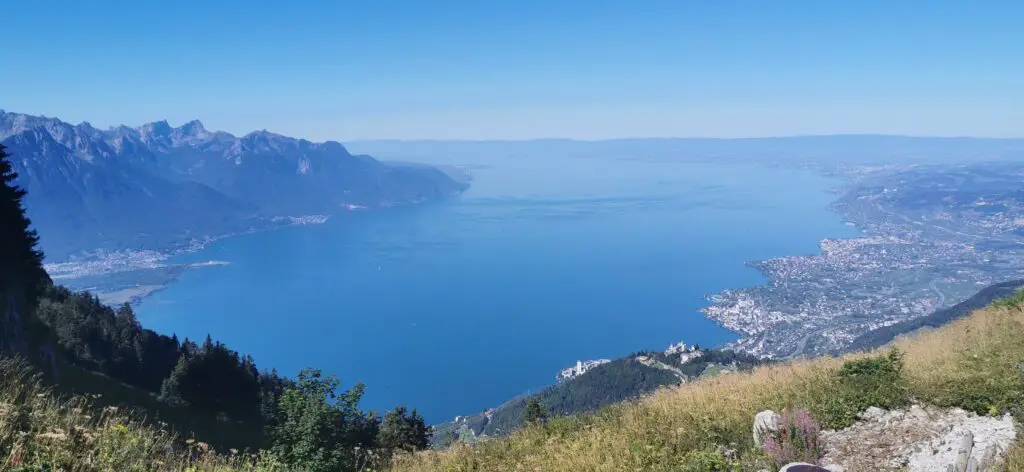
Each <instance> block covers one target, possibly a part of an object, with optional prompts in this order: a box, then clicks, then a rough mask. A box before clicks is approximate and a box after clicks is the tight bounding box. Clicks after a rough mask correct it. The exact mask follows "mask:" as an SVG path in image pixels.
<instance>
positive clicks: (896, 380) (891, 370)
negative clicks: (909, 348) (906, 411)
mask: <svg viewBox="0 0 1024 472" xmlns="http://www.w3.org/2000/svg"><path fill="white" fill-rule="evenodd" d="M836 375H837V378H836V379H835V383H836V384H837V385H836V387H835V389H834V391H827V392H822V393H824V394H825V397H824V398H823V399H822V401H821V402H820V404H819V405H818V406H817V408H816V412H817V413H818V417H819V418H821V419H822V422H823V423H824V424H825V425H826V426H828V427H830V428H836V429H838V428H845V427H847V426H849V425H851V424H853V421H854V419H855V418H856V416H857V414H858V413H860V412H862V411H864V410H866V409H867V408H868V407H871V406H877V407H879V408H885V409H893V408H900V407H903V406H906V405H908V404H909V403H910V389H909V388H908V386H907V381H906V379H905V378H904V376H903V353H902V352H900V351H899V350H897V349H895V348H893V349H892V350H890V351H889V353H888V354H886V355H882V356H876V357H867V358H863V359H855V360H851V361H847V362H846V363H844V364H843V366H842V367H841V368H840V369H839V371H838V372H837V374H836Z"/></svg>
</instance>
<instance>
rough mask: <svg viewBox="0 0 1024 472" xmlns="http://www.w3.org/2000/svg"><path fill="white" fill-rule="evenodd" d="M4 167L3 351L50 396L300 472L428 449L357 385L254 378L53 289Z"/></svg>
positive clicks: (315, 378)
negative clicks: (45, 384) (137, 417)
mask: <svg viewBox="0 0 1024 472" xmlns="http://www.w3.org/2000/svg"><path fill="white" fill-rule="evenodd" d="M9 159H10V156H9V155H8V154H7V152H6V150H5V148H4V147H3V146H2V145H0V296H2V297H0V299H2V300H6V302H5V303H4V304H3V305H0V310H3V311H2V312H0V315H2V321H3V323H2V328H3V330H2V332H0V349H2V351H3V354H5V355H15V356H21V357H25V358H28V360H29V361H30V362H32V363H34V364H36V365H37V366H40V367H43V368H42V369H41V372H42V373H45V374H46V376H47V378H48V380H49V381H50V382H51V383H52V384H53V385H54V386H55V387H56V388H57V390H58V391H62V392H69V393H76V394H89V395H91V396H92V397H93V398H95V399H97V401H99V402H101V403H104V402H105V403H107V404H116V405H118V406H133V407H136V408H145V411H141V412H140V413H141V414H142V415H145V416H147V417H152V418H154V419H155V420H160V421H165V422H168V423H169V424H170V425H171V426H172V427H175V428H176V429H178V430H179V432H181V433H184V434H185V435H186V436H191V435H195V436H196V437H197V439H199V440H202V441H207V442H208V443H210V444H212V445H213V446H214V447H218V446H219V447H223V448H227V447H241V448H247V449H253V450H255V449H263V450H266V451H269V452H270V453H271V454H273V455H274V456H275V457H276V458H277V459H278V460H280V461H282V462H284V463H286V464H289V465H292V466H294V467H296V468H298V469H301V470H311V471H318V470H323V471H333V470H350V469H356V468H358V467H359V464H365V463H366V459H365V457H364V456H365V455H366V454H372V455H373V456H374V457H382V456H383V457H387V456H388V455H390V454H392V453H393V452H395V451H400V450H401V451H410V450H417V449H423V448H426V447H428V443H429V438H430V434H431V432H430V428H429V427H428V426H426V424H425V423H424V420H423V417H422V416H420V415H419V414H418V413H417V412H416V411H415V410H411V411H410V410H407V409H406V408H405V407H398V408H396V409H394V410H393V411H389V412H387V413H386V414H384V415H383V417H382V416H380V415H378V414H377V413H375V412H366V411H362V410H360V409H359V401H360V399H361V397H362V395H363V392H364V389H365V387H364V386H363V385H361V384H359V385H355V386H353V387H352V388H351V389H349V390H340V382H339V380H338V379H336V378H334V377H331V376H325V375H323V374H322V373H321V372H320V371H318V370H315V369H305V370H303V371H302V372H300V373H299V374H298V376H297V377H296V378H294V379H292V378H288V377H285V376H282V375H280V374H278V373H277V372H275V371H267V370H263V371H261V370H259V369H258V368H257V366H256V363H255V362H254V361H253V359H252V358H251V357H249V356H246V355H243V354H241V353H238V352H236V351H233V350H231V349H230V348H228V347H227V346H225V345H224V344H222V343H220V342H216V341H214V340H213V339H211V338H210V337H209V336H207V338H206V339H205V340H203V341H202V343H197V342H195V341H193V340H190V339H184V340H179V339H178V338H177V337H176V336H174V335H171V336H166V335H163V334H160V333H156V332H154V331H152V330H148V329H145V328H143V327H142V325H141V324H140V323H139V321H138V319H137V318H136V316H135V314H134V312H133V311H132V308H131V306H129V305H127V304H125V305H122V306H120V307H117V308H116V309H115V308H111V307H108V306H106V305H104V304H102V303H100V301H99V299H98V298H97V297H95V296H93V295H91V294H89V293H87V292H73V291H70V290H68V289H67V288H64V287H61V286H58V285H55V284H54V283H53V282H52V281H51V280H50V279H49V277H48V276H47V275H46V272H45V270H44V269H43V266H42V260H43V254H42V252H41V251H39V249H38V247H37V245H38V236H37V235H36V233H35V232H34V231H33V230H32V229H31V222H30V221H29V220H28V218H26V216H25V212H24V208H23V205H22V199H23V198H24V196H25V192H24V191H22V190H21V189H19V188H17V187H16V186H15V184H14V180H15V179H16V177H17V174H16V173H15V172H14V170H13V167H12V166H11V164H10V160H9ZM112 392H121V394H114V393H112ZM124 392H131V393H132V395H125V394H124ZM104 395H106V396H104ZM129 398H131V399H129ZM196 425H202V426H196ZM218 430H229V431H245V432H247V434H228V435H218V434H216V432H217V431H218ZM3 455H4V451H0V456H3Z"/></svg>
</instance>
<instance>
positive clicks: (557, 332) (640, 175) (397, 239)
mask: <svg viewBox="0 0 1024 472" xmlns="http://www.w3.org/2000/svg"><path fill="white" fill-rule="evenodd" d="M460 164H468V165H475V166H477V167H476V168H474V170H473V173H474V179H475V180H474V182H473V186H472V188H471V189H470V190H469V191H467V192H466V193H465V194H463V195H461V196H459V197H457V198H452V199H450V200H446V201H440V202H433V203H428V204H424V205H419V206H410V207H401V208H395V209H390V210H386V211H372V212H371V211H366V212H350V213H345V214H342V215H338V216H336V217H333V218H332V219H330V220H329V221H328V223H327V224H324V225H319V226H306V227H292V228H287V229H283V230H278V231H271V232H264V233H256V234H249V235H244V236H238V237H232V238H228V239H224V240H221V241H219V242H217V243H215V244H213V245H211V246H209V247H208V248H206V249H205V250H203V251H201V252H198V253H194V254H189V255H186V256H182V257H181V258H180V259H181V261H205V260H223V261H227V262H229V263H230V264H229V265H226V266H218V267H209V268H203V269H199V270H193V271H189V272H186V273H185V274H184V275H183V276H182V277H181V279H180V280H178V281H177V282H175V283H173V284H171V285H170V286H169V287H168V288H167V289H166V290H164V291H162V292H159V293H157V294H155V295H154V296H153V297H151V298H149V299H147V300H145V301H144V302H143V303H142V305H141V307H139V313H140V318H141V320H142V322H143V324H144V325H145V326H147V327H151V328H153V329H156V330H157V331H160V332H165V333H171V332H173V333H177V334H178V336H179V337H185V336H188V337H190V338H193V339H197V340H200V341H201V340H202V339H203V338H204V337H205V336H206V334H207V333H209V334H211V335H212V336H213V338H214V339H216V340H220V341H223V342H225V343H226V344H227V345H228V346H230V347H231V348H233V349H236V350H239V351H241V352H244V353H249V354H252V355H253V356H254V357H255V359H256V362H257V365H259V366H260V367H266V368H270V367H274V368H277V369H278V370H279V371H280V372H282V373H285V374H288V375H294V374H295V373H296V372H297V371H298V370H299V369H300V368H302V367H305V366H315V367H319V368H322V369H323V370H325V371H326V372H328V373H332V374H336V375H338V376H339V377H340V378H341V379H342V382H343V385H344V386H345V387H349V386H351V385H352V384H353V383H355V382H363V383H365V384H366V385H367V394H366V397H365V398H364V402H363V404H362V405H363V406H364V407H365V408H373V409H378V410H383V409H388V408H391V407H393V406H395V405H397V404H405V405H409V406H410V407H414V408H417V409H419V410H420V411H421V412H422V413H424V415H425V416H426V418H427V420H428V421H429V422H440V421H445V420H449V419H451V418H452V417H454V416H455V415H458V414H469V413H475V412H479V411H482V410H483V409H485V408H488V407H492V406H497V405H499V404H500V403H502V402H503V401H505V400H507V399H509V398H511V397H513V396H515V395H518V394H521V393H525V392H527V391H532V390H536V389H538V388H540V387H542V386H544V385H547V384H551V383H553V382H554V376H555V373H556V372H557V371H558V370H560V369H561V368H564V367H567V366H570V365H572V364H574V363H575V362H576V360H577V359H579V360H585V359H593V358H615V357H620V356H623V355H627V354H629V353H630V352H634V351H638V350H641V349H659V350H660V349H664V348H665V347H666V346H667V345H668V344H669V343H672V342H678V341H680V340H684V341H686V342H687V343H694V342H696V343H700V344H701V345H706V346H710V345H717V344H721V343H724V342H727V341H729V340H731V339H733V338H734V335H733V334H732V333H730V332H728V331H726V330H724V329H722V328H720V327H719V326H717V325H715V324H714V323H712V322H711V321H709V320H707V319H705V318H704V317H703V316H702V315H701V314H700V313H699V312H698V309H699V308H700V307H702V306H704V305H705V304H706V302H705V299H704V297H705V296H706V295H708V294H712V293H715V292H718V291H720V290H722V289H726V288H735V287H742V286H749V285H753V284H758V283H761V282H762V281H763V279H762V278H761V276H760V275H759V274H758V273H757V272H756V271H755V270H753V269H750V268H748V267H747V266H745V263H746V262H747V261H750V260H756V259H764V258H769V257H777V256H784V255H791V254H811V253H816V252H817V250H818V248H817V243H818V241H819V240H821V239H822V238H826V237H848V236H852V235H854V234H855V231H854V230H853V229H852V228H849V227H847V226H845V225H844V224H843V223H842V221H841V220H840V218H839V216H838V215H837V214H834V213H830V212H828V211H827V210H826V207H827V205H828V204H829V203H830V202H831V200H832V199H833V198H834V195H831V194H829V193H827V192H826V191H827V190H828V189H829V188H832V187H835V186H836V185H838V182H837V181H834V180H828V179H825V178H823V177H821V176H818V175H815V174H813V173H811V172H808V171H800V170H792V169H778V168H770V167H765V166H759V165H753V164H751V165H743V164H715V163H709V162H698V161H693V162H686V161H682V160H666V161H658V160H647V161H645V162H637V161H631V160H625V159H621V160H620V159H613V158H600V159H596V158H595V159H583V158H565V159H529V158H525V159H510V158H501V159H487V158H486V157H481V158H479V159H477V160H476V162H460Z"/></svg>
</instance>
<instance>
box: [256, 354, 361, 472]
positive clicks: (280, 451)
mask: <svg viewBox="0 0 1024 472" xmlns="http://www.w3.org/2000/svg"><path fill="white" fill-rule="evenodd" d="M339 385H340V382H339V381H338V379H337V378H335V377H333V376H328V377H323V375H322V374H321V373H320V371H318V370H313V369H304V370H303V371H302V372H300V373H299V377H298V379H297V380H296V381H295V385H294V386H291V387H288V388H286V389H285V390H284V393H283V394H282V395H281V397H280V400H279V403H278V407H279V414H280V417H279V419H278V420H279V423H278V424H277V425H275V426H274V427H273V428H271V431H270V437H271V439H272V441H273V445H272V446H271V448H270V451H271V453H273V454H274V456H275V457H276V458H278V459H279V460H281V461H283V462H284V463H286V464H288V465H290V466H292V467H295V468H296V469H298V470H305V471H310V472H318V471H323V472H328V471H338V470H355V469H358V467H359V465H360V464H362V463H363V461H364V456H362V453H361V452H360V451H365V450H367V449H370V448H372V447H374V446H375V444H374V443H373V441H374V438H375V437H376V436H377V434H378V431H379V427H380V424H379V421H378V419H377V418H376V417H374V416H372V415H366V414H364V413H363V412H361V411H359V409H358V408H357V405H358V403H359V400H360V399H361V398H362V396H363V386H362V384H357V385H356V386H355V387H353V388H352V389H351V390H349V391H345V392H341V393H339V392H338V391H337V390H338V387H339Z"/></svg>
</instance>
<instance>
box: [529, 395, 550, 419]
mask: <svg viewBox="0 0 1024 472" xmlns="http://www.w3.org/2000/svg"><path fill="white" fill-rule="evenodd" d="M547 418H548V413H547V411H545V409H544V406H543V405H541V404H540V400H538V399H537V397H532V398H530V399H529V400H527V402H526V406H524V407H523V423H525V424H528V425H533V424H541V423H543V422H544V421H546V420H547Z"/></svg>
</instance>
